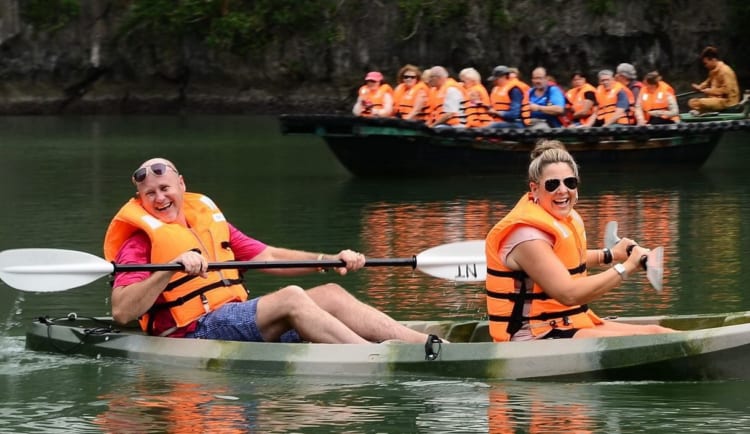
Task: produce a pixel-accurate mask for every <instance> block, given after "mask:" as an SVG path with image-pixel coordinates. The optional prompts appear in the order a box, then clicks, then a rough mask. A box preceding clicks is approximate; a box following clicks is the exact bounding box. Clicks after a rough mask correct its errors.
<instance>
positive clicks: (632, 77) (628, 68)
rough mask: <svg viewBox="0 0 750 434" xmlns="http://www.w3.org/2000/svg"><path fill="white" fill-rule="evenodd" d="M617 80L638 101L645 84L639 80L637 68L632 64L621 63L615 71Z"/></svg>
mask: <svg viewBox="0 0 750 434" xmlns="http://www.w3.org/2000/svg"><path fill="white" fill-rule="evenodd" d="M615 80H617V81H618V82H619V83H621V84H622V85H623V86H625V87H627V88H628V89H629V90H630V93H632V94H633V99H634V100H637V99H638V95H639V94H640V92H641V89H642V88H643V83H642V82H640V81H639V80H638V74H637V73H636V71H635V66H633V65H631V64H630V63H621V64H619V65H617V69H615Z"/></svg>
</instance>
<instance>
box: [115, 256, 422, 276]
mask: <svg viewBox="0 0 750 434" xmlns="http://www.w3.org/2000/svg"><path fill="white" fill-rule="evenodd" d="M112 265H113V266H114V272H115V273H118V272H126V271H182V270H183V266H182V264H180V263H170V264H112ZM345 266H346V263H345V262H344V261H331V260H328V261H324V260H320V261H318V260H310V261H226V262H209V263H208V270H226V269H235V270H257V269H263V268H335V267H345ZM393 266H409V267H412V268H416V267H417V258H416V257H411V258H373V259H367V260H366V262H365V267H393Z"/></svg>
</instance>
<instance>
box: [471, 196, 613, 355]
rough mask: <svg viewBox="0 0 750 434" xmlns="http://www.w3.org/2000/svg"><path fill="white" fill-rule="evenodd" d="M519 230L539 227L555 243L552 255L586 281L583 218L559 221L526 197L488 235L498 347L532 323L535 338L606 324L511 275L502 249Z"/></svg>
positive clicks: (490, 296)
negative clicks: (556, 332) (509, 237)
mask: <svg viewBox="0 0 750 434" xmlns="http://www.w3.org/2000/svg"><path fill="white" fill-rule="evenodd" d="M518 225H527V226H531V227H535V228H537V229H540V230H542V231H544V232H545V233H547V234H549V235H550V236H551V237H552V238H553V240H554V241H553V245H552V250H553V251H554V252H555V255H556V256H557V257H558V258H560V261H562V263H563V264H564V265H565V267H566V268H567V269H568V272H569V273H570V274H571V275H572V276H573V277H574V278H581V277H584V276H586V231H585V229H584V227H583V221H582V220H581V216H580V215H578V213H577V212H575V211H571V213H570V215H569V216H568V217H567V218H565V219H564V220H558V219H556V218H555V217H553V216H552V215H550V214H549V213H548V212H547V211H545V210H544V208H542V207H541V206H539V205H538V204H535V203H534V201H533V200H532V198H531V194H530V193H527V194H525V195H524V196H523V197H522V198H521V200H519V201H518V203H517V204H516V206H515V207H514V208H513V209H512V210H511V211H510V213H508V215H506V216H505V217H504V218H503V219H502V220H500V222H499V223H497V224H496V225H495V227H493V228H492V229H491V230H490V232H489V234H488V235H487V240H486V247H485V254H486V256H487V281H486V287H487V313H488V314H489V319H490V335H492V338H493V339H494V340H495V341H496V342H502V341H509V340H511V339H512V337H513V335H514V334H515V333H516V332H517V331H518V330H520V329H521V328H522V327H523V326H524V325H525V324H526V323H528V326H529V330H530V332H531V334H532V335H533V336H543V335H545V334H546V333H548V332H549V331H550V330H552V329H553V328H559V329H571V328H577V329H580V328H588V327H594V325H595V324H599V323H601V320H600V319H599V318H598V317H597V316H596V315H595V314H594V313H593V312H591V310H589V308H588V306H586V305H581V306H565V305H564V304H562V303H560V302H559V301H557V300H555V299H554V298H551V297H550V296H549V295H547V293H545V292H544V289H543V288H541V287H540V286H539V285H538V284H537V283H536V282H534V281H532V280H531V278H530V277H529V276H528V275H527V274H526V273H525V272H523V271H519V270H511V269H510V268H508V266H506V265H505V264H504V263H503V261H502V258H501V257H500V246H501V245H502V244H503V242H504V241H505V239H506V238H507V237H508V235H510V233H511V232H512V231H513V229H515V228H516V227H517V226H518Z"/></svg>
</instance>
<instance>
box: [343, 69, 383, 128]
mask: <svg viewBox="0 0 750 434" xmlns="http://www.w3.org/2000/svg"><path fill="white" fill-rule="evenodd" d="M352 113H354V116H364V117H386V116H390V115H391V114H392V113H393V88H392V87H391V86H390V85H389V84H386V83H383V74H381V73H380V72H378V71H370V72H368V73H367V75H365V84H363V85H362V86H361V87H360V88H359V91H357V102H356V103H354V108H352Z"/></svg>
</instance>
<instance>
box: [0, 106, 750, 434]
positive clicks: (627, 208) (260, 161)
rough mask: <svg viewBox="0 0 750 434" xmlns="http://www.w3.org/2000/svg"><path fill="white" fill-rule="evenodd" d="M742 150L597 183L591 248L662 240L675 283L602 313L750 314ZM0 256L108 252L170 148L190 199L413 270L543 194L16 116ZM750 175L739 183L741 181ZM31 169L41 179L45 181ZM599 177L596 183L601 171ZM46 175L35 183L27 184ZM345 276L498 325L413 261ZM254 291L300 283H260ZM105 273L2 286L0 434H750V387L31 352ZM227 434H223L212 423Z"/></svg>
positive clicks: (195, 137) (277, 234) (89, 305)
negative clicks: (48, 326) (420, 260)
mask: <svg viewBox="0 0 750 434" xmlns="http://www.w3.org/2000/svg"><path fill="white" fill-rule="evenodd" d="M744 145H745V142H740V143H734V144H732V143H727V144H722V145H720V147H719V148H718V149H717V155H715V156H714V157H712V159H711V161H710V163H711V164H710V165H709V167H707V168H706V169H705V170H702V171H697V172H694V171H690V172H687V173H686V172H680V171H672V172H663V173H633V172H628V173H589V171H587V168H586V167H582V168H581V171H582V183H581V187H580V202H579V204H578V205H577V209H578V210H579V212H580V213H581V214H582V215H583V216H584V218H585V220H586V224H587V230H588V244H589V246H590V247H600V246H601V245H602V238H603V230H604V226H605V224H606V223H607V222H608V221H610V220H615V221H617V222H618V223H619V231H618V233H619V235H620V236H627V237H630V238H634V239H636V240H638V241H639V242H640V243H641V244H643V245H645V246H649V247H655V246H664V248H665V251H666V255H665V285H664V290H663V291H662V292H661V293H657V292H655V291H654V290H653V289H652V288H650V286H649V285H648V283H647V281H646V279H645V277H644V276H643V275H642V274H641V275H639V276H638V277H637V278H635V277H634V278H631V279H629V280H628V281H627V282H626V283H625V284H624V285H623V286H622V287H620V288H617V289H616V290H614V291H612V292H610V293H609V294H607V295H605V296H604V297H603V298H602V299H601V300H599V301H597V302H596V303H594V307H595V309H596V310H597V312H599V313H601V314H604V315H612V314H615V315H650V314H679V313H700V312H721V311H729V310H750V298H749V297H750V296H748V295H746V292H747V291H745V286H746V282H748V281H750V264H749V263H748V261H750V259H748V258H750V220H749V219H747V218H745V216H747V215H750V191H748V189H747V186H746V179H745V178H746V176H745V174H744V173H743V171H744V168H743V167H742V165H743V164H745V163H743V162H746V161H750V147H748V146H744ZM0 148H1V149H2V150H3V158H2V159H0V170H2V172H3V173H4V174H5V176H4V178H3V182H2V183H0V200H2V202H3V203H5V204H8V205H7V206H6V209H5V211H4V212H2V213H0V250H5V249H11V248H19V247H57V248H63V249H73V250H81V251H86V252H90V253H93V254H96V255H100V254H101V240H102V236H103V234H104V230H105V228H106V225H107V223H108V221H109V219H110V218H111V216H112V214H113V213H114V212H115V210H116V209H117V208H118V207H119V206H120V205H121V204H122V203H123V202H124V201H125V200H126V198H127V197H128V196H129V195H131V194H132V186H131V185H130V184H129V183H128V176H129V174H130V173H131V172H132V170H133V168H134V167H135V166H136V165H137V164H139V163H140V162H141V161H143V160H145V159H146V158H149V157H151V156H154V155H163V156H165V157H167V158H171V159H173V160H175V161H176V162H177V163H178V166H179V167H180V169H181V172H182V173H183V174H185V176H186V180H187V184H188V187H189V188H190V189H193V190H196V191H201V192H204V193H206V194H208V195H210V196H211V197H212V198H214V199H215V200H216V201H217V203H219V204H220V205H221V206H222V210H223V211H224V213H225V214H226V215H227V217H228V218H229V220H230V221H231V222H232V223H234V224H235V225H237V226H238V227H240V228H241V229H243V230H244V231H246V232H248V233H249V234H251V235H253V236H256V237H258V238H259V239H261V240H264V241H267V242H269V243H271V244H275V245H280V246H289V247H296V248H302V249H309V250H316V251H317V250H325V251H330V252H334V251H337V250H338V249H342V248H347V247H351V248H355V249H358V250H361V251H363V252H365V253H366V254H367V255H369V256H371V257H410V256H412V255H414V254H417V253H419V252H421V251H423V250H426V249H428V248H430V247H433V246H436V245H439V244H444V243H449V242H454V241H460V240H465V239H481V238H483V237H484V235H485V234H486V232H487V231H488V230H489V229H490V228H491V227H492V225H494V224H495V223H496V222H497V221H499V220H500V219H501V218H502V216H503V215H504V214H505V213H506V212H507V211H508V210H509V209H510V208H511V207H512V206H513V205H514V204H515V203H516V201H517V200H518V198H519V197H520V195H521V194H522V192H524V191H525V190H526V188H527V186H526V182H525V179H524V174H523V173H508V174H504V175H500V176H495V177H473V178H472V177H461V178H449V179H442V178H435V179H391V180H388V179H379V180H362V179H354V178H350V177H349V176H347V174H346V173H345V172H344V171H343V169H342V168H341V167H340V165H338V163H337V162H336V161H335V160H334V159H333V157H332V156H331V154H330V152H329V151H328V150H327V149H326V148H325V146H324V145H323V144H322V142H320V141H319V140H318V139H315V138H311V137H284V136H281V135H279V133H278V129H277V126H276V124H275V122H274V121H273V120H272V119H271V118H263V117H242V116H226V117H211V116H205V117H185V118H181V117H137V118H117V117H107V118H95V117H92V118H86V117H83V118H78V117H76V118H0ZM738 167H739V168H740V169H742V170H737V168H738ZM30 168H31V170H30ZM590 172H593V171H590ZM30 173H31V174H32V175H33V176H31V175H30ZM323 279H326V280H329V279H335V281H336V282H338V283H341V284H342V285H344V286H345V287H347V288H349V289H351V290H352V291H353V292H354V293H355V294H357V295H358V296H359V297H360V298H362V299H363V300H365V301H367V302H370V303H372V304H374V305H376V306H377V307H379V308H381V309H383V310H385V311H387V312H389V313H390V314H392V315H394V316H395V317H397V318H401V319H435V318H449V317H450V318H465V319H477V318H481V317H483V315H484V311H485V304H484V303H485V301H484V288H483V286H482V285H455V284H453V283H451V282H447V281H442V280H439V279H435V278H431V277H428V276H426V275H424V274H422V273H420V272H416V271H411V270H409V269H406V268H398V267H397V268H388V267H377V268H373V269H365V270H362V271H361V272H359V273H354V274H352V275H347V276H345V277H338V276H333V275H325V276H323V275H319V274H315V275H310V276H304V277H301V278H299V279H295V281H294V282H293V283H297V284H300V285H303V286H311V285H315V284H319V283H322V282H323V281H324V280H323ZM247 280H248V287H249V288H250V289H251V291H252V293H253V294H263V293H265V292H268V291H272V290H274V289H276V288H278V287H279V286H281V285H283V284H288V283H292V282H289V281H288V279H281V278H276V277H269V276H265V275H261V274H260V273H257V272H249V273H247ZM108 294H109V288H108V286H107V283H106V279H100V280H99V281H97V282H94V283H92V284H90V285H87V286H85V287H82V288H76V289H72V290H69V291H65V292H61V293H54V294H49V293H48V294H32V293H20V292H18V291H15V290H11V289H10V288H8V287H7V286H6V285H5V284H3V283H0V306H1V307H0V314H1V316H0V318H1V319H2V323H3V326H2V327H3V329H2V332H0V347H1V348H2V350H0V390H2V391H3V394H2V395H0V400H1V401H0V402H1V403H0V432H57V431H62V430H66V431H75V432H102V431H109V432H180V431H190V430H191V429H192V430H193V431H200V430H203V428H204V427H209V428H206V430H207V431H215V430H216V429H218V428H219V427H221V428H222V429H225V430H233V429H239V430H241V431H245V432H248V431H249V432H321V433H329V432H357V433H359V432H530V431H538V432H565V431H574V430H580V431H582V432H586V431H590V432H664V433H674V432H707V431H715V430H716V427H721V428H723V429H725V430H726V431H735V432H743V431H745V430H746V427H747V426H748V425H750V420H748V419H749V417H748V414H750V411H748V410H750V409H749V408H748V401H749V399H748V398H747V393H746V390H747V387H748V385H749V384H748V383H746V382H718V383H677V384H664V383H593V384H558V383H516V382H492V381H488V382H477V381H474V380H466V381H461V380H455V381H454V380H451V381H424V380H421V379H419V378H408V379H398V380H390V379H388V380H382V381H372V380H366V381H362V380H360V379H350V378H335V379H332V378H319V379H315V378H287V377H277V376H272V377H268V376H257V375H253V374H251V373H242V372H211V371H195V370H190V371H181V370H166V369H160V368H158V367H157V366H149V365H145V364H140V363H138V362H131V361H127V360H111V359H106V360H105V359H103V360H94V359H88V358H83V357H66V356H61V355H51V354H44V353H33V352H29V351H26V350H25V349H24V338H23V332H24V330H23V325H24V324H26V323H28V322H29V321H30V320H31V319H33V318H35V317H37V316H39V315H49V316H52V317H60V316H65V315H67V314H68V313H69V312H77V313H78V314H79V315H86V316H90V315H106V314H108V313H109V299H108ZM211 427H214V428H216V429H211Z"/></svg>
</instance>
